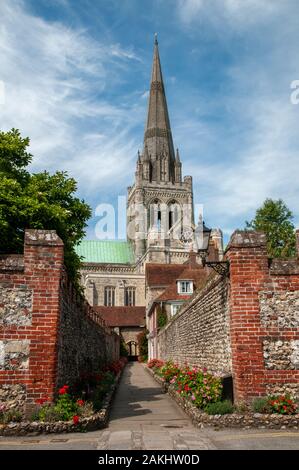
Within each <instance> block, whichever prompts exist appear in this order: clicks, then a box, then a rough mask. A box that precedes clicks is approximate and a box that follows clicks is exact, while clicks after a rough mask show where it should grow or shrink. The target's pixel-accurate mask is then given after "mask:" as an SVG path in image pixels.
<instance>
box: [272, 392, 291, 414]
mask: <svg viewBox="0 0 299 470" xmlns="http://www.w3.org/2000/svg"><path fill="white" fill-rule="evenodd" d="M268 404H269V407H270V411H271V412H272V413H278V414H281V415H293V414H295V413H296V411H297V405H296V403H295V402H294V400H292V399H291V398H290V396H289V395H279V396H271V397H269V399H268Z"/></svg>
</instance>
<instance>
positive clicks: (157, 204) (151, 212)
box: [147, 197, 163, 229]
mask: <svg viewBox="0 0 299 470" xmlns="http://www.w3.org/2000/svg"><path fill="white" fill-rule="evenodd" d="M162 204H163V202H162V201H161V199H159V198H157V197H153V198H152V199H151V200H150V201H149V202H148V210H147V226H148V229H150V228H152V227H154V226H157V227H158V228H159V225H160V226H161V220H162Z"/></svg>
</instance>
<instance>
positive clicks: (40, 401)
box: [35, 398, 48, 405]
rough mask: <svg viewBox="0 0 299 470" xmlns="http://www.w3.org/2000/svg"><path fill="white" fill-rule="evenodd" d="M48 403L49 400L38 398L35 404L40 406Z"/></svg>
mask: <svg viewBox="0 0 299 470" xmlns="http://www.w3.org/2000/svg"><path fill="white" fill-rule="evenodd" d="M46 401H48V398H38V399H37V400H36V401H35V403H37V404H38V405H43V404H44V403H46Z"/></svg>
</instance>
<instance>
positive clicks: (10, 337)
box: [0, 230, 115, 407]
mask: <svg viewBox="0 0 299 470" xmlns="http://www.w3.org/2000/svg"><path fill="white" fill-rule="evenodd" d="M63 278H64V274H63V243H62V241H61V240H60V238H59V237H58V236H57V234H56V233H55V232H54V231H42V230H28V231H27V232H26V235H25V246H24V256H23V257H21V256H0V401H6V402H8V403H10V404H11V405H12V406H18V407H20V406H21V405H23V404H25V403H26V404H27V405H28V404H30V403H34V402H35V400H36V399H37V398H41V397H45V396H49V397H50V398H53V396H54V394H55V391H56V387H57V377H58V375H59V374H58V370H57V369H58V367H57V365H58V349H59V348H60V349H61V348H62V347H63V343H64V341H65V338H66V335H65V336H64V339H63V342H61V338H59V334H60V320H61V316H62V311H61V305H62V303H63V302H62V295H63V296H65V295H66V293H65V292H64V290H63V289H62V288H61V281H62V279H63ZM72 298H74V301H75V297H74V296H72V295H70V294H68V298H67V300H66V302H67V304H68V308H69V309H70V310H71V311H72V306H71V299H72ZM64 303H65V302H64ZM79 306H80V302H79ZM78 308H79V307H78V299H76V312H78ZM80 308H81V311H82V322H85V323H86V322H88V324H89V328H92V327H94V329H95V330H97V329H98V330H100V332H101V338H103V337H104V338H105V340H106V341H104V344H103V342H102V344H101V347H102V348H106V349H107V348H109V344H108V343H109V341H110V339H111V334H110V333H109V332H108V331H105V327H103V326H101V325H99V324H98V323H97V322H96V321H94V320H96V318H94V319H92V311H91V310H90V308H89V307H88V306H87V305H86V304H83V303H82V306H81V307H80ZM87 317H88V318H87ZM77 325H79V323H78V321H77V324H76V326H77ZM79 326H80V328H81V327H82V324H80V325H79ZM68 333H69V335H70V334H72V333H73V334H74V333H75V331H74V330H73V332H72V331H71V330H68ZM108 336H109V338H108ZM114 339H115V338H114V337H113V344H114V343H115V341H114ZM106 343H107V344H106ZM78 348H79V345H78V347H77V349H78ZM85 354H87V352H86V351H85ZM89 354H92V352H91V351H89ZM105 357H106V356H105ZM106 358H107V357H106ZM78 373H79V371H78ZM60 376H61V374H60Z"/></svg>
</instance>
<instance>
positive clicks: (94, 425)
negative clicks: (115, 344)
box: [0, 365, 126, 436]
mask: <svg viewBox="0 0 299 470" xmlns="http://www.w3.org/2000/svg"><path fill="white" fill-rule="evenodd" d="M125 367H126V365H125ZM125 367H123V369H122V370H121V371H120V372H119V373H118V374H117V376H116V378H115V381H114V383H113V384H112V386H111V389H110V390H109V392H108V393H107V394H106V396H105V398H104V400H103V406H102V408H101V410H100V411H98V412H97V413H95V414H93V415H92V416H88V417H85V418H81V417H80V421H79V423H78V424H74V423H73V421H72V420H71V421H56V422H53V423H52V422H42V421H21V422H11V423H7V424H0V436H25V435H26V436H28V435H29V436H38V435H39V434H58V433H73V432H86V431H96V430H98V429H103V428H105V427H106V426H107V423H108V418H109V413H110V409H111V404H112V400H113V397H114V393H115V391H116V389H117V386H118V384H119V381H120V378H121V375H122V373H123V371H124V369H125Z"/></svg>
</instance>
